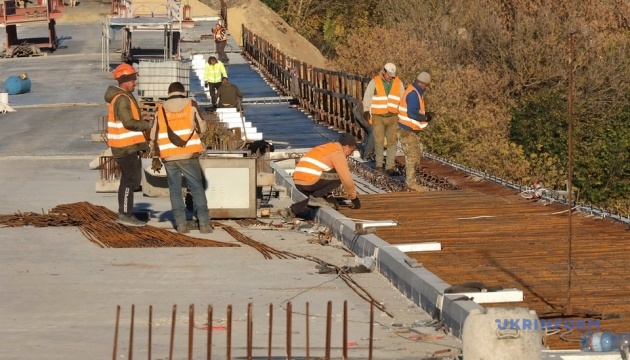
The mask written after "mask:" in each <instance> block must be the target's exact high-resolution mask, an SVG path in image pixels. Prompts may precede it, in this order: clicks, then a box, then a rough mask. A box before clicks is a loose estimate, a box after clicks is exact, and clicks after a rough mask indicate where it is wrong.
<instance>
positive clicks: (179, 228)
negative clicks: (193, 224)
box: [177, 225, 190, 234]
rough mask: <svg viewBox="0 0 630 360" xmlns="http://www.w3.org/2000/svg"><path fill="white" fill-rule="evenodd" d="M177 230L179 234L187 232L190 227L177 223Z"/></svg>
mask: <svg viewBox="0 0 630 360" xmlns="http://www.w3.org/2000/svg"><path fill="white" fill-rule="evenodd" d="M177 232H178V233H180V234H188V233H189V232H190V228H189V227H188V225H177Z"/></svg>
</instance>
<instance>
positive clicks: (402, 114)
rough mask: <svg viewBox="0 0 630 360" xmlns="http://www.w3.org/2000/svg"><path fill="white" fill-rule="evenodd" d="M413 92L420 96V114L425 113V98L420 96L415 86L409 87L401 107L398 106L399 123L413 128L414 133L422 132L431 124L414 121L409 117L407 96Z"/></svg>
mask: <svg viewBox="0 0 630 360" xmlns="http://www.w3.org/2000/svg"><path fill="white" fill-rule="evenodd" d="M412 91H415V92H416V94H418V99H419V100H420V114H424V113H425V108H424V97H422V96H421V95H420V92H418V90H416V88H414V87H413V85H409V86H408V87H407V90H405V93H404V94H403V97H402V100H401V101H400V105H399V106H398V123H399V124H402V125H405V126H407V127H409V128H411V130H413V131H420V130H423V129H424V128H425V127H427V125H429V123H428V122H426V121H418V120H414V119H412V118H410V117H409V114H408V113H407V95H409V93H411V92H412Z"/></svg>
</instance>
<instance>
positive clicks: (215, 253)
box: [0, 23, 461, 360]
mask: <svg viewBox="0 0 630 360" xmlns="http://www.w3.org/2000/svg"><path fill="white" fill-rule="evenodd" d="M58 32H59V35H60V36H67V37H69V38H68V39H66V40H64V45H65V46H67V47H66V48H63V49H60V50H58V51H56V52H55V53H52V54H50V55H48V56H45V57H38V58H26V59H2V60H0V63H1V66H0V69H1V70H0V77H1V78H6V77H8V76H10V75H13V74H19V73H21V72H28V73H29V76H30V78H31V80H32V92H31V93H28V94H21V95H15V96H10V99H9V102H10V105H11V106H13V107H14V108H15V109H16V110H17V111H16V112H15V113H7V114H0V134H2V135H0V136H1V137H2V140H1V141H0V172H1V173H2V176H1V177H0V189H1V190H0V214H13V213H15V212H18V211H21V212H26V211H33V212H45V211H47V210H49V209H51V208H52V207H54V206H56V205H59V204H66V203H74V202H79V201H88V202H90V203H92V204H96V205H102V206H105V207H107V208H109V209H112V210H115V209H116V207H117V200H116V194H107V193H105V194H103V193H96V192H95V191H94V183H95V181H96V180H98V178H99V174H98V171H95V170H90V169H89V162H90V161H92V160H93V159H94V158H95V157H96V156H98V155H99V154H100V153H101V152H103V151H104V150H105V144H104V143H102V142H92V141H90V135H91V134H92V133H95V132H96V131H97V119H98V117H99V116H101V115H105V114H106V111H107V110H106V106H105V103H104V101H103V100H102V96H103V93H104V90H105V88H106V87H107V86H108V85H110V84H111V83H112V81H111V77H110V74H109V73H107V72H103V71H101V70H100V56H101V55H100V40H101V37H100V25H99V24H86V23H76V24H75V23H63V24H59V26H58ZM115 56H116V55H115V54H113V55H112V59H114V58H115ZM230 56H231V57H236V56H237V55H236V54H231V55H230ZM230 66H232V65H230ZM243 70H245V69H243ZM252 71H253V70H252ZM248 112H249V110H248ZM299 116H300V117H299V119H300V121H301V120H303V119H304V115H303V114H299ZM248 117H250V118H251V120H254V118H255V111H252V112H251V115H250V114H249V113H248ZM287 120H288V121H290V120H291V119H287ZM306 121H310V120H308V119H306ZM298 136H300V137H301V138H303V137H305V136H307V135H306V134H302V133H301V132H300V133H299V135H298ZM287 141H288V142H290V141H292V139H287ZM313 141H314V142H316V143H320V142H322V141H321V138H319V137H318V136H317V135H315V140H313ZM299 143H300V144H302V143H304V142H303V141H302V140H301V139H300V141H299ZM288 201H289V200H288V199H285V200H282V199H273V200H272V202H271V205H272V206H273V210H277V209H279V208H281V207H283V206H287V205H288V204H289V202H288ZM136 209H138V210H145V211H150V213H151V221H150V225H153V226H158V227H163V228H169V229H170V228H172V215H171V214H170V210H169V209H170V204H169V201H168V199H166V198H148V197H142V196H141V193H136ZM271 220H273V221H274V223H279V222H281V221H282V220H281V219H280V218H279V217H278V216H276V215H272V218H270V219H268V220H267V221H271ZM226 223H227V224H229V225H231V226H235V227H237V228H239V227H238V225H236V224H235V223H233V222H230V221H227V222H226ZM239 231H241V232H242V233H243V234H245V235H247V236H249V237H251V238H252V239H254V240H256V241H260V242H263V243H266V244H269V245H270V246H273V247H276V248H278V249H281V250H286V251H290V252H294V253H298V254H302V255H305V256H316V257H318V258H321V259H323V260H325V261H327V262H330V263H333V264H335V265H338V266H344V265H354V264H353V262H354V257H353V256H349V255H348V253H347V252H346V251H343V250H342V249H341V248H342V247H343V244H342V243H340V242H339V241H337V240H336V239H333V240H332V242H331V244H330V245H331V246H325V247H322V246H321V245H319V244H314V243H311V242H309V241H308V240H310V239H314V238H316V235H315V234H309V233H306V232H305V231H304V230H302V231H300V230H282V231H281V230H259V229H245V228H239ZM191 236H194V237H200V238H207V239H213V240H218V241H225V242H230V243H236V241H235V239H233V238H232V237H231V236H229V234H227V233H226V232H225V231H222V230H216V231H215V232H214V233H213V234H208V235H200V234H199V233H198V232H196V231H193V232H192V233H191ZM353 278H354V279H355V280H356V281H357V282H358V283H359V284H360V285H361V286H362V287H363V288H365V289H366V291H368V293H369V294H371V295H372V296H373V297H374V298H375V299H377V300H378V301H379V302H381V303H382V304H383V305H384V306H385V308H386V309H387V310H388V311H389V312H391V313H392V314H393V318H392V317H389V316H387V315H385V314H383V313H381V312H379V311H377V312H376V314H375V321H376V323H377V325H376V326H375V327H374V358H375V359H422V358H424V357H429V356H430V355H431V354H433V353H434V352H435V351H438V350H446V349H452V350H453V351H454V352H451V353H452V354H453V353H456V352H457V349H458V348H460V347H461V344H460V343H459V341H458V340H457V339H455V338H453V337H450V336H446V337H444V338H442V339H438V340H426V339H427V338H432V337H433V335H436V334H435V333H434V332H433V328H431V327H422V326H421V325H422V324H425V323H427V322H429V321H430V319H431V318H430V316H429V315H428V314H427V313H425V312H424V311H422V310H421V309H420V308H419V307H418V306H417V305H415V304H414V303H413V302H412V301H410V300H408V299H407V298H406V297H405V296H403V295H402V294H401V293H400V292H399V291H398V290H397V289H396V288H395V287H394V286H392V285H391V284H390V283H389V282H388V281H387V280H386V279H385V278H384V277H383V276H381V275H380V274H377V273H370V274H356V275H353ZM0 289H1V291H0V304H2V306H1V307H0V323H1V324H2V328H1V329H0V338H1V339H2V345H0V358H1V359H20V360H22V359H97V358H107V357H112V350H113V338H114V327H115V314H116V306H118V305H120V306H121V319H120V333H119V345H118V353H117V356H116V357H118V358H125V357H126V356H128V351H129V349H128V348H129V323H130V310H131V306H132V305H135V327H134V329H135V333H134V347H133V353H134V354H135V355H136V357H138V356H140V357H145V356H146V354H147V329H146V328H147V327H146V324H147V321H148V319H147V316H148V315H147V312H148V307H149V306H150V305H152V306H153V323H154V328H153V347H152V352H153V357H154V358H156V359H164V358H167V353H168V344H169V334H170V323H171V320H170V319H171V311H172V306H173V305H174V304H176V305H177V306H178V312H177V321H176V324H177V326H176V332H175V358H177V359H183V358H185V357H186V349H187V329H188V306H189V305H190V304H194V305H195V311H196V317H195V323H196V324H197V325H199V326H201V325H203V324H204V323H205V315H204V314H205V310H206V308H207V306H208V305H212V306H213V307H214V322H213V324H214V325H215V326H219V325H225V319H226V317H227V315H226V308H227V306H228V305H232V306H233V310H234V311H233V323H234V326H235V329H234V334H233V336H232V337H233V341H232V355H233V356H234V357H240V358H242V357H243V356H244V355H245V336H244V334H245V329H246V321H245V320H246V313H247V304H248V303H252V304H253V305H254V347H255V353H254V355H255V356H256V358H262V356H266V354H267V350H266V342H267V326H268V325H267V324H268V320H269V319H268V306H269V304H273V305H274V312H273V319H274V324H273V330H274V331H273V346H274V351H273V353H274V358H278V359H279V358H284V355H285V353H286V351H285V350H284V346H285V344H286V332H285V326H284V324H285V323H286V314H285V310H284V309H286V304H287V302H289V301H291V302H292V304H293V324H294V325H293V332H292V339H293V351H292V353H293V355H294V356H295V357H297V358H299V357H303V356H304V346H305V326H304V324H305V319H304V315H303V314H304V307H305V304H306V302H307V301H308V302H309V305H310V314H311V317H310V326H311V328H310V342H311V356H313V357H321V356H323V350H324V344H325V342H324V339H325V334H326V333H325V322H326V321H325V313H326V304H327V302H328V301H332V304H333V324H332V326H333V331H332V347H333V352H332V357H333V358H340V357H341V344H342V343H341V341H342V339H341V321H340V319H341V317H342V306H343V301H348V314H349V319H350V322H349V337H348V341H349V342H350V343H353V344H355V345H354V346H352V347H351V348H350V352H349V354H350V358H354V359H365V358H367V345H368V338H369V329H368V324H369V303H368V302H367V301H365V300H364V299H362V298H360V297H359V296H358V295H357V294H356V293H355V292H354V291H352V290H351V289H350V288H349V287H348V286H347V285H346V284H345V283H344V282H343V281H342V280H341V279H339V278H338V277H337V276H336V275H330V274H318V273H317V270H316V268H315V263H313V262H311V261H306V260H302V259H296V260H280V259H271V260H266V259H264V258H263V256H262V255H261V254H260V253H259V252H258V251H256V250H254V249H252V248H250V247H247V246H240V247H236V248H160V249H154V248H145V249H101V248H98V247H97V246H95V245H94V244H92V243H90V242H89V241H88V240H87V239H86V238H85V237H84V236H83V235H82V234H81V233H80V231H79V230H78V229H76V228H72V227H71V228H53V227H47V228H32V227H25V228H0ZM418 332H421V333H426V334H428V335H425V336H419V335H418ZM194 334H195V335H194V337H195V342H194V358H196V359H202V358H205V354H206V353H205V343H204V340H205V337H206V334H207V333H206V331H205V330H201V329H195V330H194ZM437 335H439V334H437ZM213 339H214V340H213V344H214V345H213V351H212V352H213V358H217V359H221V358H225V354H226V349H225V348H226V344H225V341H226V334H225V332H224V331H222V330H217V331H215V332H213Z"/></svg>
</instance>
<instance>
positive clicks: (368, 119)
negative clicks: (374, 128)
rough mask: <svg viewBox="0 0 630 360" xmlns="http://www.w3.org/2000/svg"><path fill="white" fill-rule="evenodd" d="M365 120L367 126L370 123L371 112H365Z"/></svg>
mask: <svg viewBox="0 0 630 360" xmlns="http://www.w3.org/2000/svg"><path fill="white" fill-rule="evenodd" d="M363 120H364V121H365V122H366V124H369V123H370V112H369V111H364V112H363Z"/></svg>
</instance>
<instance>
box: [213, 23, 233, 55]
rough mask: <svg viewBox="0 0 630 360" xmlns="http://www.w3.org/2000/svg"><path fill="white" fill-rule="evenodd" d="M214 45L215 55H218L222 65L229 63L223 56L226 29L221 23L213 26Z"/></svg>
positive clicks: (225, 43)
mask: <svg viewBox="0 0 630 360" xmlns="http://www.w3.org/2000/svg"><path fill="white" fill-rule="evenodd" d="M214 44H215V45H216V48H217V54H218V55H219V61H222V62H223V63H224V64H227V63H229V62H230V59H229V58H228V57H227V55H226V54H225V45H227V28H226V27H225V26H223V25H221V23H217V24H216V25H215V26H214Z"/></svg>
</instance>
